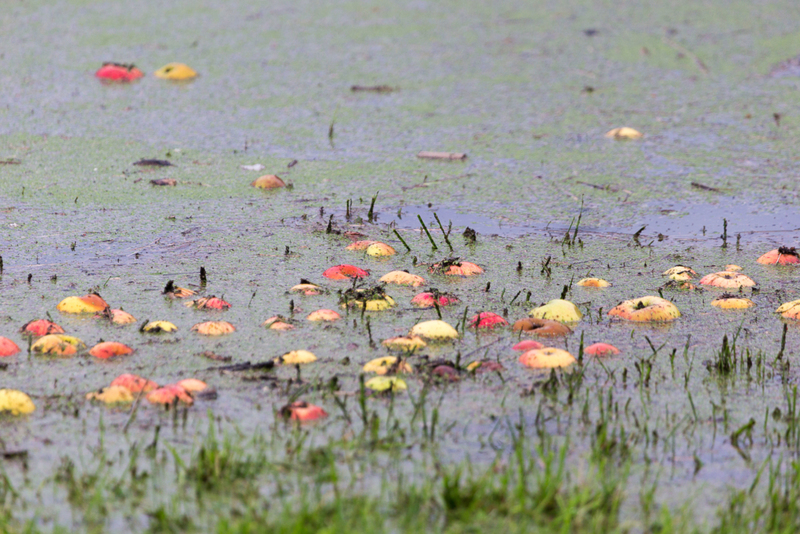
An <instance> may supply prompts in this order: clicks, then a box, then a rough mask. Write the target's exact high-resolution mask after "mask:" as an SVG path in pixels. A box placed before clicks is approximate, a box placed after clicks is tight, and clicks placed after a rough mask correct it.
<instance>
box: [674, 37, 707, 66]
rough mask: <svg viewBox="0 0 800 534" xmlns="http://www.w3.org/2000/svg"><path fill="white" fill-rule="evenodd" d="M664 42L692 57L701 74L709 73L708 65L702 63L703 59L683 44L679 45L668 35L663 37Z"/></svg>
mask: <svg viewBox="0 0 800 534" xmlns="http://www.w3.org/2000/svg"><path fill="white" fill-rule="evenodd" d="M664 42H665V43H666V44H667V46H669V47H671V48H674V49H675V50H677V51H678V52H680V53H681V54H685V55H687V56H689V57H690V58H692V60H693V61H694V64H695V65H697V68H698V69H700V70H701V71H702V72H703V74H705V75H708V73H709V70H708V67H707V66H706V64H705V63H703V61H702V60H701V59H700V58H699V57H697V55H696V54H695V53H694V52H692V51H691V50H689V49H688V48H685V47H684V46H681V45H680V44H678V43H676V42H675V41H673V40H672V39H670V38H669V37H666V36H665V37H664Z"/></svg>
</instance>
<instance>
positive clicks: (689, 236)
mask: <svg viewBox="0 0 800 534" xmlns="http://www.w3.org/2000/svg"><path fill="white" fill-rule="evenodd" d="M644 207H645V208H648V209H649V210H650V211H651V212H652V215H650V216H645V217H641V218H637V219H635V220H630V221H629V222H628V224H620V225H618V226H606V227H597V226H590V225H587V224H585V221H586V220H587V219H591V214H588V215H589V216H588V217H587V214H586V213H584V219H583V220H584V223H583V224H581V226H580V233H581V234H596V235H597V234H606V235H611V234H623V235H633V234H634V233H636V232H637V231H638V230H639V229H641V228H642V227H643V226H645V227H646V228H645V230H644V231H643V232H642V234H641V239H642V242H644V241H645V239H647V241H650V240H652V239H658V238H659V236H660V237H661V239H671V240H687V241H706V242H708V243H710V244H715V243H718V242H720V236H721V234H722V232H723V225H724V221H725V220H727V225H728V226H727V232H728V240H729V241H730V242H731V243H733V242H735V240H736V236H737V234H740V235H741V236H742V238H743V239H748V238H749V239H750V240H754V239H757V240H758V241H769V242H775V243H778V244H788V245H792V246H794V245H795V244H797V243H798V241H800V208H797V207H794V206H787V205H773V206H762V205H755V204H745V203H742V202H738V201H736V200H735V199H732V198H723V199H721V201H720V202H719V203H717V204H689V203H684V202H663V201H662V202H659V203H658V204H656V203H655V202H653V203H649V204H645V206H644ZM434 213H436V215H438V216H439V220H440V221H441V222H442V224H443V225H444V227H445V228H447V227H448V225H449V224H451V223H452V225H453V229H454V230H458V232H459V233H460V232H462V231H463V230H464V228H467V227H469V228H472V229H473V230H475V231H476V232H478V234H483V235H499V236H503V237H521V236H524V235H529V234H551V235H555V236H561V235H562V234H563V233H564V232H565V231H566V230H567V229H568V228H569V225H568V224H563V223H561V224H553V223H550V224H546V225H545V224H535V223H525V224H512V223H507V222H503V221H501V220H499V219H496V218H492V217H490V216H487V215H482V214H479V213H475V212H465V210H463V209H461V208H459V207H455V206H448V205H441V204H440V205H431V206H430V207H428V206H427V205H425V206H403V207H402V208H397V207H394V208H391V209H385V210H383V211H382V212H381V213H380V219H379V220H380V221H381V222H383V223H394V225H395V227H397V228H405V229H418V228H419V227H420V225H419V219H418V218H417V216H421V217H422V220H423V221H424V222H425V224H426V225H427V226H428V229H429V230H431V231H435V230H438V229H439V226H438V223H437V222H436V219H435V218H434Z"/></svg>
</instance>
